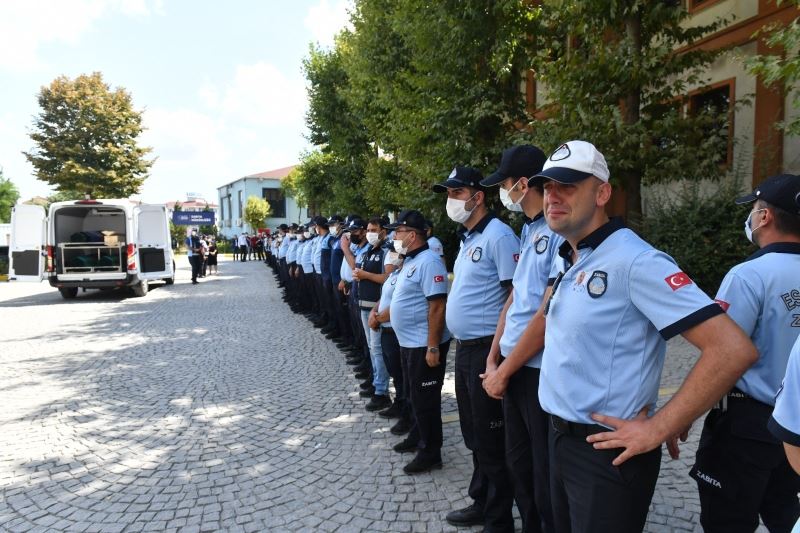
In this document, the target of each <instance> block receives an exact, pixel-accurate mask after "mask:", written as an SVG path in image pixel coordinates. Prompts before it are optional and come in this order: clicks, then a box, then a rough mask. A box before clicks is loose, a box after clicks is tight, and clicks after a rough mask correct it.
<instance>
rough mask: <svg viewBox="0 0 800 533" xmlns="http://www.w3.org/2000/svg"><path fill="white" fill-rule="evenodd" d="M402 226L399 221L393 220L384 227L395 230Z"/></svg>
mask: <svg viewBox="0 0 800 533" xmlns="http://www.w3.org/2000/svg"><path fill="white" fill-rule="evenodd" d="M400 226H401V224H398V223H397V222H392V223H391V224H386V225H385V226H383V227H384V229H391V230H395V229H397V228H399V227H400Z"/></svg>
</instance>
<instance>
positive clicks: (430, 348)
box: [428, 346, 439, 353]
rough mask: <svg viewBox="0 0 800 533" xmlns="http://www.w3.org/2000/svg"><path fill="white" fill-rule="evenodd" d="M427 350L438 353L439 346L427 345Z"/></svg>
mask: <svg viewBox="0 0 800 533" xmlns="http://www.w3.org/2000/svg"><path fill="white" fill-rule="evenodd" d="M428 351H429V352H431V353H439V348H437V347H436V346H428Z"/></svg>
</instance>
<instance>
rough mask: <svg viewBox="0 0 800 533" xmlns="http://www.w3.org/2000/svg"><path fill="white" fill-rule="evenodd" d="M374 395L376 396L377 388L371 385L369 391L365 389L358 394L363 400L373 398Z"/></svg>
mask: <svg viewBox="0 0 800 533" xmlns="http://www.w3.org/2000/svg"><path fill="white" fill-rule="evenodd" d="M373 394H375V387H373V386H371V385H370V387H369V388H368V389H364V390H362V391H361V392H359V393H358V395H359V396H361V397H362V398H371V397H372V395H373Z"/></svg>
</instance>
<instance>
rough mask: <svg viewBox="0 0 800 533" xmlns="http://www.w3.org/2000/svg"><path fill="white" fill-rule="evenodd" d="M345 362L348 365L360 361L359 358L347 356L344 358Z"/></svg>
mask: <svg viewBox="0 0 800 533" xmlns="http://www.w3.org/2000/svg"><path fill="white" fill-rule="evenodd" d="M345 362H346V363H347V364H348V365H350V366H356V365H358V364H360V363H361V359H354V358H352V357H348V358H346V359H345Z"/></svg>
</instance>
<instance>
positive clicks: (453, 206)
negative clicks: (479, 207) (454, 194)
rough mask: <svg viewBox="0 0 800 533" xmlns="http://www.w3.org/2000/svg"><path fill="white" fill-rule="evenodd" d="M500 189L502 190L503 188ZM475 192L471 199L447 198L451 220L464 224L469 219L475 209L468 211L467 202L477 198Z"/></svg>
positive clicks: (447, 208) (447, 209) (448, 213)
mask: <svg viewBox="0 0 800 533" xmlns="http://www.w3.org/2000/svg"><path fill="white" fill-rule="evenodd" d="M500 190H501V191H502V189H500ZM475 194H478V193H475ZM475 194H473V195H472V196H471V197H470V199H469V200H459V199H457V198H448V199H447V206H445V210H446V211H447V216H448V217H450V220H452V221H453V222H458V223H459V224H463V223H464V222H466V221H467V219H468V218H469V216H470V215H471V214H472V211H473V210H474V208H473V209H470V210H469V211H467V207H466V206H467V202H469V201H470V200H472V199H473V198H475Z"/></svg>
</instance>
